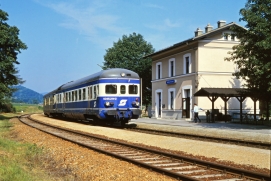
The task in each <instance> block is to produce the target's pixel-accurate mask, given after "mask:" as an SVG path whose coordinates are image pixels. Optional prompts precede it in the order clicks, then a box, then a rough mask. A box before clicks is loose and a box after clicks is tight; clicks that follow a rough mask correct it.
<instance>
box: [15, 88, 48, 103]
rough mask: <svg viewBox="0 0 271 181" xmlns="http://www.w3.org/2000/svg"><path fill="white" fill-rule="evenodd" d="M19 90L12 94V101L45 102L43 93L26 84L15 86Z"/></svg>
mask: <svg viewBox="0 0 271 181" xmlns="http://www.w3.org/2000/svg"><path fill="white" fill-rule="evenodd" d="M14 87H15V88H17V89H18V90H17V91H16V92H14V93H13V94H12V100H11V101H12V102H15V103H28V104H39V103H42V102H43V95H42V94H40V93H38V92H35V91H33V90H31V89H28V88H26V87H24V86H21V85H19V86H14Z"/></svg>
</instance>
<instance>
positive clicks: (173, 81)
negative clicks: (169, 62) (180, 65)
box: [166, 79, 177, 85]
mask: <svg viewBox="0 0 271 181" xmlns="http://www.w3.org/2000/svg"><path fill="white" fill-rule="evenodd" d="M176 82H177V80H175V79H173V80H167V81H166V84H167V85H171V84H176Z"/></svg>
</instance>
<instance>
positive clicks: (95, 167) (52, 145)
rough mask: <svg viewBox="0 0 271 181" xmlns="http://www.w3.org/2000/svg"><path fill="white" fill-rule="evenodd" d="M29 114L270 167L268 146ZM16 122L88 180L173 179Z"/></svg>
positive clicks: (133, 139) (24, 134) (122, 137)
mask: <svg viewBox="0 0 271 181" xmlns="http://www.w3.org/2000/svg"><path fill="white" fill-rule="evenodd" d="M32 118H34V119H38V120H40V121H44V122H47V123H50V124H55V125H57V126H63V127H66V128H70V129H76V130H80V131H84V132H88V133H92V134H97V135H103V136H107V137H110V138H114V139H119V140H124V141H129V142H132V143H136V144H144V145H148V146H152V147H159V148H162V149H167V150H172V151H180V152H184V153H186V154H189V155H194V156H198V157H207V158H210V159H213V160H218V161H221V162H223V161H224V162H230V163H233V164H241V165H246V166H251V167H255V168H256V169H265V170H267V169H270V150H263V149H257V148H249V147H244V146H236V145H227V144H219V143H213V142H203V141H197V140H189V139H182V138H174V137H165V136H157V135H149V134H144V133H136V132H130V131H127V130H123V129H115V128H109V127H101V126H92V125H85V124H80V123H76V122H68V121H62V120H57V119H51V118H48V117H45V116H44V115H42V114H34V115H32ZM15 125H16V126H15V130H16V131H17V132H18V136H19V137H21V138H22V139H23V140H25V141H27V142H31V143H35V144H37V145H38V146H43V147H45V148H48V149H49V150H50V153H51V154H52V157H53V158H55V159H56V160H57V162H58V163H60V165H59V166H61V167H63V166H64V167H67V168H69V169H71V170H72V172H73V174H74V175H76V177H78V178H83V179H90V180H102V179H103V180H174V179H172V178H170V177H167V176H164V175H160V174H157V173H154V172H151V171H149V170H146V169H143V168H140V167H137V166H135V165H133V164H130V163H127V162H125V161H120V160H117V159H115V158H112V157H109V156H106V155H103V154H99V153H97V152H94V151H91V150H87V149H85V148H81V147H79V146H77V145H74V144H72V143H69V142H67V141H63V140H61V139H58V138H55V137H52V136H50V135H47V134H44V133H42V132H40V131H37V130H35V129H33V128H29V127H27V126H25V125H22V124H19V123H18V124H15ZM189 129H191V128H189ZM30 130H31V131H30Z"/></svg>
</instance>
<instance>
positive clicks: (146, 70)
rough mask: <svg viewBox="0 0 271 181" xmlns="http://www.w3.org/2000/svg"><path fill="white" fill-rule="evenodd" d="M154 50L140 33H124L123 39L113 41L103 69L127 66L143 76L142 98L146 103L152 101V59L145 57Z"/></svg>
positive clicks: (105, 57) (107, 51)
mask: <svg viewBox="0 0 271 181" xmlns="http://www.w3.org/2000/svg"><path fill="white" fill-rule="evenodd" d="M153 52H154V48H153V47H152V45H151V44H150V43H147V42H146V41H145V40H144V39H143V36H142V35H140V34H136V33H133V34H130V35H129V36H126V35H123V36H122V39H119V41H118V42H114V43H113V47H112V48H109V49H107V50H106V54H105V56H104V60H105V61H104V65H103V69H108V68H125V69H129V70H132V71H134V72H136V73H138V75H139V76H140V77H141V78H142V84H141V85H142V100H143V104H144V105H148V104H150V103H151V92H150V91H149V90H147V87H148V88H150V87H151V74H152V60H151V59H150V58H144V56H146V55H149V54H151V53H153Z"/></svg>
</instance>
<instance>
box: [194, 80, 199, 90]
mask: <svg viewBox="0 0 271 181" xmlns="http://www.w3.org/2000/svg"><path fill="white" fill-rule="evenodd" d="M198 85H199V81H198V80H195V88H198Z"/></svg>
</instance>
